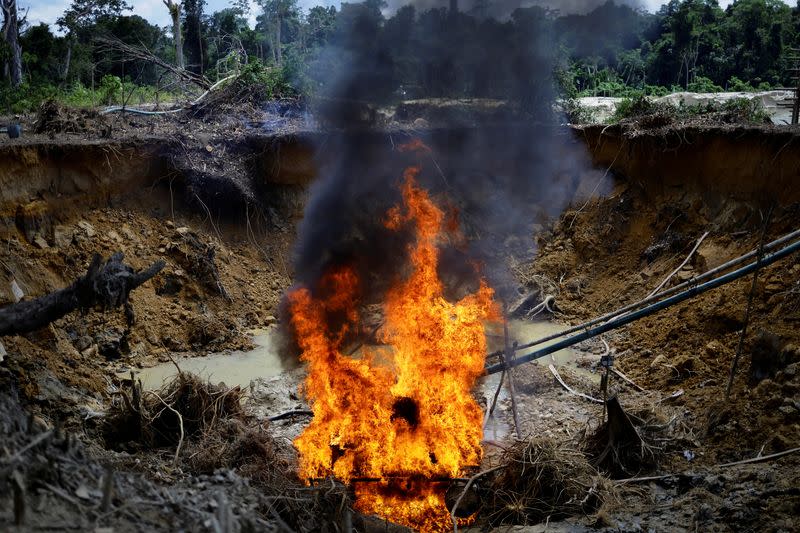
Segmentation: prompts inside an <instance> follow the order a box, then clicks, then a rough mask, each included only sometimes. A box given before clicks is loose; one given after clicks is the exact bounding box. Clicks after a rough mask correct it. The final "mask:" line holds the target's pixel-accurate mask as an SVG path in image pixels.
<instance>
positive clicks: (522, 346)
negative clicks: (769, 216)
mask: <svg viewBox="0 0 800 533" xmlns="http://www.w3.org/2000/svg"><path fill="white" fill-rule="evenodd" d="M797 237H800V229H798V230H795V231H793V232H791V233H788V234H786V235H784V236H783V237H780V238H778V239H775V240H774V241H772V242H770V243H767V244H765V245H764V250H765V251H767V250H772V249H774V248H777V247H778V246H781V245H782V244H785V243H787V242H789V241H792V240H794V239H795V238H797ZM756 255H758V250H752V251H750V252H748V253H746V254H744V255H742V256H739V257H737V258H736V259H731V260H730V261H728V262H726V263H723V264H721V265H719V266H717V267H714V268H712V269H711V270H709V271H707V272H704V273H703V274H700V275H699V276H696V277H694V278H692V279H690V280H687V281H684V282H683V283H681V284H679V285H675V286H674V287H671V288H669V289H667V290H665V291H662V292H660V293H658V294H655V295H653V296H651V297H649V298H645V299H644V300H639V301H638V302H634V303H632V304H629V305H626V306H624V307H620V308H619V309H616V310H614V311H611V312H609V313H606V314H605V315H602V316H599V317H597V318H593V319H592V320H589V321H588V322H584V323H582V324H578V325H577V326H572V327H570V328H567V329H565V330H564V331H561V332H559V333H554V334H552V335H548V336H546V337H542V338H540V339H536V340H535V341H531V342H528V343H526V344H520V345H518V346H517V348H516V350H517V351H519V350H525V349H527V348H531V347H533V346H536V345H538V344H542V343H543V342H547V341H551V340H553V339H559V338H561V337H564V336H565V335H569V334H570V333H575V332H576V331H581V330H584V329H586V328H588V327H591V326H594V325H595V324H600V323H601V322H605V321H607V320H610V319H612V318H614V317H617V316H619V315H622V314H624V313H627V312H628V311H632V310H634V309H638V308H639V307H642V306H643V305H647V304H649V303H652V302H656V301H659V300H661V299H662V298H664V297H666V296H669V295H671V294H675V293H676V292H679V291H681V290H683V289H685V288H687V287H690V286H692V285H695V284H697V283H700V282H701V281H705V280H707V279H710V278H712V277H713V276H715V275H716V274H719V273H720V272H724V271H726V270H728V269H729V268H733V267H735V266H738V265H740V264H742V263H744V262H745V261H747V260H748V259H751V258H753V257H755V256H756ZM502 353H503V351H502V350H497V351H495V352H492V353H490V354H488V355H487V356H486V357H498V356H500V355H502Z"/></svg>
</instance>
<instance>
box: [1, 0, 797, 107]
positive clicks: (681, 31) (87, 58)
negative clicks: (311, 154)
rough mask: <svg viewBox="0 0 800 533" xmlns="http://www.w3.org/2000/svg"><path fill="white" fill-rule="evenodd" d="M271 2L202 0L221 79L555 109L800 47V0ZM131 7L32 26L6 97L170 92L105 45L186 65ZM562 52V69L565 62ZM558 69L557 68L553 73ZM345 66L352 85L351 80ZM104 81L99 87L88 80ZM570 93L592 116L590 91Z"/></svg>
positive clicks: (201, 61) (773, 78) (654, 92)
mask: <svg viewBox="0 0 800 533" xmlns="http://www.w3.org/2000/svg"><path fill="white" fill-rule="evenodd" d="M257 3H258V5H259V7H258V8H257V10H258V11H257V13H256V15H257V25H256V27H255V28H254V29H251V28H249V27H248V25H247V19H248V15H249V13H248V11H249V9H250V7H249V5H250V3H249V2H245V1H239V2H238V3H236V4H235V6H234V7H227V8H225V9H222V10H220V11H218V12H216V13H212V14H209V15H206V14H204V13H203V9H204V5H205V2H204V1H203V0H186V1H185V2H184V3H183V5H184V18H185V20H184V43H185V47H186V48H185V52H186V57H187V58H189V63H194V64H196V69H197V70H198V71H202V72H203V73H204V75H206V76H207V77H209V79H211V80H212V81H214V80H215V79H220V78H222V77H223V76H226V75H227V74H228V73H230V72H235V71H238V70H239V69H241V68H244V70H245V72H244V73H243V74H244V78H242V80H243V81H245V80H250V81H251V82H253V83H258V84H260V86H261V87H262V88H263V89H264V90H265V92H266V93H267V94H271V95H280V94H287V93H291V92H293V91H299V92H300V93H302V94H316V93H319V94H324V93H325V92H326V90H327V89H330V88H335V89H336V90H337V91H338V90H344V91H346V93H347V94H348V98H352V99H355V100H369V101H373V102H389V101H392V100H395V99H397V98H409V97H419V96H433V97H451V98H452V97H481V98H501V99H509V98H510V99H515V100H517V101H518V102H519V103H520V104H522V105H523V107H527V108H541V107H543V106H541V105H540V103H541V102H542V101H544V100H550V99H552V96H553V92H554V91H556V92H558V93H559V94H560V95H561V97H562V100H563V101H565V102H568V101H570V100H575V99H576V98H578V97H580V96H611V97H622V98H626V99H628V100H630V101H631V102H633V101H636V100H637V99H638V97H639V95H646V96H651V97H658V96H664V95H665V94H668V93H669V92H678V91H687V90H688V91H695V92H717V91H720V90H722V88H723V87H725V88H726V89H728V90H735V91H748V92H749V91H754V90H767V89H769V88H770V87H772V86H787V85H789V84H790V83H791V76H792V73H791V72H789V71H788V70H787V69H786V67H787V65H788V64H789V62H788V58H789V57H790V55H791V52H790V48H791V47H797V46H800V4H798V5H797V7H789V6H788V5H786V3H784V2H782V1H781V0H736V1H734V2H733V3H731V4H730V5H729V6H728V7H727V8H726V9H725V10H724V11H723V10H722V9H721V8H720V6H719V2H718V1H717V0H670V1H669V2H667V3H665V5H664V6H662V8H661V9H660V10H659V12H658V13H657V14H648V13H646V12H644V11H641V10H636V9H632V8H630V7H629V6H625V5H619V4H620V3H619V2H605V3H601V5H599V6H598V7H597V8H596V9H594V10H593V11H591V12H589V13H585V14H574V15H568V16H560V17H558V16H554V12H548V11H546V10H544V9H542V8H539V7H530V8H523V9H518V10H516V11H514V12H513V14H512V15H511V16H510V18H508V19H505V20H502V21H499V20H494V19H491V18H486V17H483V16H475V15H480V12H481V9H485V7H486V6H488V3H487V2H485V1H482V2H478V3H477V4H476V5H475V6H473V7H474V9H473V10H472V11H469V12H467V11H463V12H462V13H460V14H459V15H458V16H457V17H455V18H453V17H451V16H449V15H448V13H447V10H446V9H429V10H423V9H422V8H419V7H416V6H415V5H407V6H405V7H403V8H400V9H398V10H397V11H396V12H395V13H394V14H392V15H391V16H387V15H385V14H384V13H385V11H384V10H383V7H384V5H385V3H384V2H382V1H381V0H367V1H365V2H362V3H350V2H345V3H343V4H342V7H341V8H340V9H339V10H338V11H337V9H336V8H333V7H326V6H322V5H319V6H314V7H311V8H310V9H308V10H307V11H306V12H305V13H304V12H303V11H304V10H301V4H300V3H299V2H298V1H297V0H258V2H257ZM320 3H321V2H320ZM302 5H305V4H302ZM127 9H128V2H126V1H125V0H70V4H69V7H68V9H67V10H66V11H65V12H64V14H63V15H62V17H60V18H59V20H58V23H57V24H58V26H59V27H60V28H61V30H62V33H63V35H56V34H54V33H53V31H51V29H50V28H49V27H48V26H47V25H45V24H39V25H36V26H32V27H29V28H27V31H26V32H25V33H24V34H23V35H21V36H20V42H21V46H22V51H23V59H24V68H23V70H24V72H25V77H26V80H25V81H26V82H27V83H26V85H25V86H26V87H27V88H28V90H27V91H18V92H13V93H12V92H10V91H9V90H8V89H3V90H2V96H3V100H2V102H3V103H4V105H5V107H6V108H7V109H10V108H11V107H14V108H15V109H28V108H31V107H35V105H36V103H37V102H38V101H40V100H41V98H42V96H43V95H53V96H55V97H57V98H59V99H61V100H62V101H65V102H70V103H74V105H99V104H106V103H110V102H114V103H119V102H122V101H125V102H127V103H142V102H145V101H148V99H155V98H157V97H160V94H159V93H157V92H156V90H155V89H153V88H152V87H151V86H153V85H156V84H158V83H160V81H161V71H160V69H158V68H156V67H154V66H153V65H151V64H148V63H147V62H143V61H128V60H126V61H123V58H122V57H121V56H119V55H118V54H115V53H111V52H108V51H101V50H99V49H98V46H97V44H96V42H95V40H94V39H95V37H97V36H98V35H112V36H115V37H117V38H119V39H120V40H122V41H123V42H126V43H129V44H134V45H138V44H140V43H141V44H142V45H144V46H146V47H147V48H149V49H150V50H152V51H153V52H154V53H156V54H157V55H158V56H160V57H161V58H162V59H163V60H165V61H167V62H174V61H175V47H174V43H173V41H172V37H171V35H170V34H169V31H165V29H163V28H159V27H157V26H155V25H153V24H150V23H149V22H148V21H146V20H144V19H143V18H142V17H140V16H137V15H124V14H123V13H124V12H125V11H126V10H127ZM2 48H3V47H2V45H0V56H2V53H3V51H2ZM68 54H69V57H70V61H69V69H66V66H67V61H66V58H67V57H68ZM0 60H2V57H0ZM254 60H255V61H254ZM556 64H558V65H561V67H560V68H559V69H556V70H555V71H553V65H556ZM242 65H245V66H244V67H242ZM252 65H257V66H252ZM192 68H194V67H192ZM551 71H553V73H554V76H553V77H552V78H550V77H548V76H546V75H544V74H543V73H548V72H551ZM344 72H346V73H347V78H348V79H349V80H350V82H351V83H350V84H349V86H348V87H346V88H345V89H342V87H341V83H340V82H341V81H342V76H341V74H342V73H344ZM1 75H2V73H0V76H1ZM129 77H132V78H133V79H127V78H129ZM2 81H3V80H2V79H0V82H2ZM134 84H135V85H134ZM92 86H97V90H96V91H94V92H93V91H91V90H89V89H88V88H87V87H92ZM554 87H555V89H554ZM565 105H566V107H567V108H569V109H571V110H572V111H570V113H571V114H575V116H580V115H581V112H580V109H579V107H577V103H574V104H573V103H569V104H568V105H567V104H565Z"/></svg>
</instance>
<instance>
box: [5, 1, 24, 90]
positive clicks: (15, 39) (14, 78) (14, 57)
mask: <svg viewBox="0 0 800 533" xmlns="http://www.w3.org/2000/svg"><path fill="white" fill-rule="evenodd" d="M0 9H2V10H3V32H2V33H3V40H5V42H6V44H8V47H9V49H10V50H11V58H10V64H9V67H10V68H9V71H10V74H11V86H12V87H19V86H20V84H22V48H21V47H20V45H19V17H18V14H17V0H0Z"/></svg>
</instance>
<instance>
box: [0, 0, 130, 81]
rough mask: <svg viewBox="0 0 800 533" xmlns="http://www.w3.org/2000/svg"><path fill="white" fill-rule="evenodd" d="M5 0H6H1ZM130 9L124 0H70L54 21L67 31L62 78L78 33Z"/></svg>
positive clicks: (70, 58)
mask: <svg viewBox="0 0 800 533" xmlns="http://www.w3.org/2000/svg"><path fill="white" fill-rule="evenodd" d="M3 1H6V0H3ZM129 9H131V6H130V5H128V3H127V2H126V1H125V0H72V4H70V6H69V9H67V10H66V11H65V12H64V14H63V15H62V16H61V17H60V18H59V19H58V20H57V21H56V24H58V27H59V28H61V29H62V30H64V31H66V33H67V36H66V38H67V56H66V58H65V60H64V69H63V71H62V78H63V79H67V76H69V69H70V64H71V62H72V52H73V49H74V47H75V44H76V43H77V41H78V33H79V32H80V31H81V30H85V29H87V28H89V27H91V26H93V25H94V24H95V23H96V22H97V19H98V18H100V17H103V16H118V15H119V14H121V13H122V12H123V11H127V10H129Z"/></svg>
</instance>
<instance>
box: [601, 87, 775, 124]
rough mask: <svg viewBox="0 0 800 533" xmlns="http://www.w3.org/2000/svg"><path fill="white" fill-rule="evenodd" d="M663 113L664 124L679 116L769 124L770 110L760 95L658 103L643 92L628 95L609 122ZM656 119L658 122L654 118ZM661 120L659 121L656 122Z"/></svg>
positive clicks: (739, 122) (731, 122)
mask: <svg viewBox="0 0 800 533" xmlns="http://www.w3.org/2000/svg"><path fill="white" fill-rule="evenodd" d="M655 116H661V117H663V118H664V120H663V121H661V123H668V122H669V121H672V120H679V119H704V118H707V119H709V120H711V121H713V122H715V123H728V124H741V123H750V124H769V123H771V119H770V116H769V113H767V111H766V110H765V109H764V106H763V105H762V104H761V100H760V99H758V98H734V99H732V100H729V101H727V102H725V103H722V104H719V103H715V102H710V103H707V104H697V105H686V104H685V103H684V102H683V101H681V103H680V105H677V106H675V105H672V104H669V103H664V102H655V101H653V100H652V99H651V98H648V97H647V96H645V95H643V94H640V95H638V96H636V97H634V98H625V99H624V100H622V101H620V102H619V103H618V104H617V107H616V110H615V112H614V115H613V116H612V117H611V119H610V120H609V122H611V123H618V122H621V121H625V120H641V119H643V118H644V117H655ZM651 122H654V121H651ZM655 123H659V121H655Z"/></svg>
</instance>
